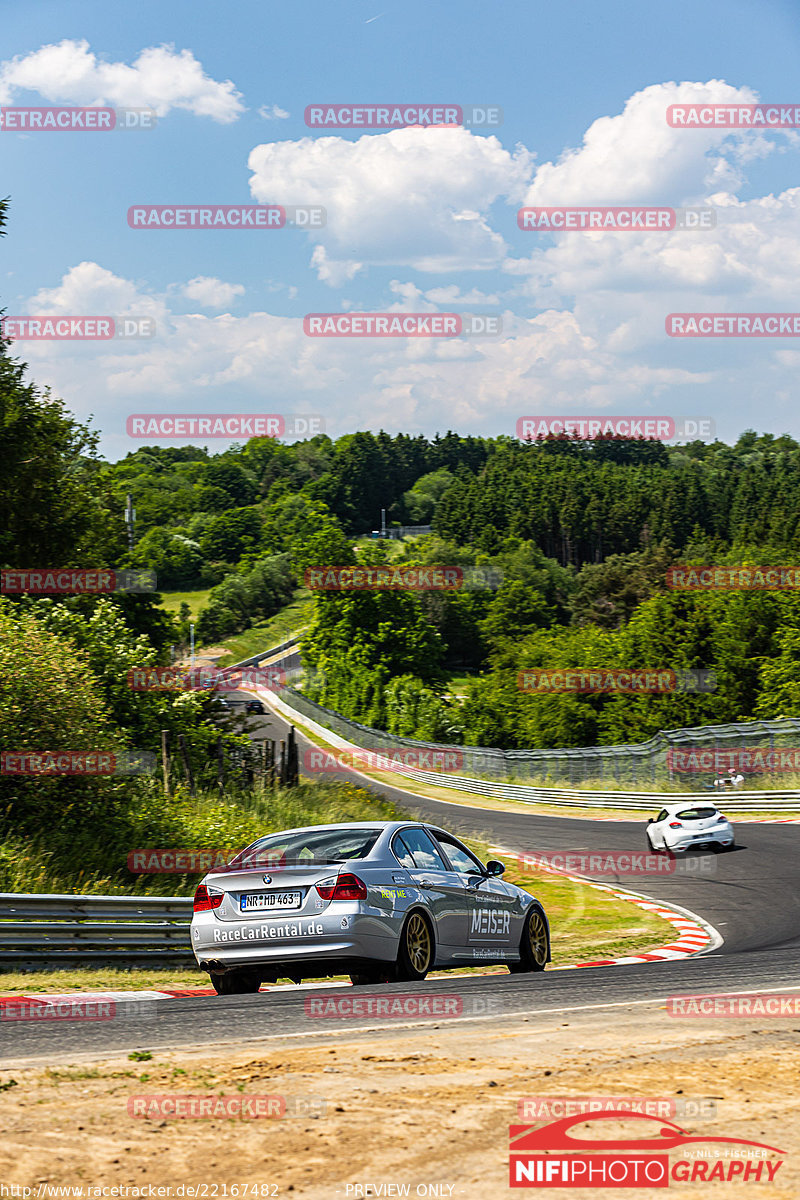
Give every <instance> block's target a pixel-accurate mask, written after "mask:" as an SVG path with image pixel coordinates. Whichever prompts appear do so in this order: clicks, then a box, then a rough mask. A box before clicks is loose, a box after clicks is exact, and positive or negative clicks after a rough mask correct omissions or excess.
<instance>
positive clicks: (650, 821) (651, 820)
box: [647, 817, 655, 825]
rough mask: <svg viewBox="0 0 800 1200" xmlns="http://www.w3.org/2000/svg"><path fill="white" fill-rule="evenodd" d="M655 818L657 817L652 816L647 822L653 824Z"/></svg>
mask: <svg viewBox="0 0 800 1200" xmlns="http://www.w3.org/2000/svg"><path fill="white" fill-rule="evenodd" d="M654 820H655V817H651V818H650V820H649V821H648V822H647V824H648V825H652V824H653V821H654Z"/></svg>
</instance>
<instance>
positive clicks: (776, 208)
mask: <svg viewBox="0 0 800 1200" xmlns="http://www.w3.org/2000/svg"><path fill="white" fill-rule="evenodd" d="M799 26H800V17H799V16H798V11H797V8H796V6H793V5H790V4H788V3H782V2H781V3H778V2H774V0H773V2H767V3H763V2H762V3H744V2H741V0H740V2H738V3H731V2H730V0H726V3H724V4H722V3H717V2H716V0H711V2H707V3H705V4H703V5H702V6H697V5H695V4H689V3H677V4H673V5H671V6H655V5H647V6H643V5H642V4H641V3H609V4H606V5H603V6H599V5H597V4H596V3H582V2H578V3H573V4H571V5H569V6H563V7H562V6H555V5H543V4H540V3H527V4H516V5H511V4H505V5H502V6H480V5H478V4H475V3H474V2H470V0H465V2H463V3H459V4H453V3H440V4H435V5H430V4H421V3H420V4H417V3H410V4H409V3H406V4H402V5H400V4H397V3H393V2H392V0H375V2H374V3H364V2H363V0H347V2H345V3H338V4H331V3H310V4H305V5H301V6H298V5H292V6H289V5H276V4H272V3H269V2H266V3H259V4H255V3H252V4H251V3H241V2H240V3H234V4H232V5H231V6H229V7H228V8H226V9H224V10H223V9H220V7H219V6H217V5H213V6H212V5H211V4H209V3H197V2H195V3H192V4H188V3H183V2H180V0H178V2H173V3H171V4H170V5H169V6H164V5H157V4H155V3H150V2H148V0H145V2H144V3H139V4H137V5H136V6H130V7H129V8H125V9H124V10H123V9H119V8H117V7H114V6H108V5H100V4H97V3H72V4H71V5H69V6H64V5H61V4H51V3H41V2H38V0H31V2H30V3H28V4H27V5H26V6H11V5H8V4H5V5H4V6H3V13H2V33H0V62H1V63H2V66H0V103H3V104H6V105H9V104H10V105H52V104H98V103H108V104H111V105H112V106H114V107H116V106H118V105H119V104H121V103H124V102H127V103H129V104H136V105H152V106H154V107H156V108H157V109H158V110H159V114H160V115H159V121H158V125H157V127H156V129H154V130H152V131H149V132H130V133H117V132H114V133H110V134H91V133H30V134H25V133H18V132H11V131H9V130H3V131H2V132H1V133H0V162H1V163H2V167H1V168H0V169H1V171H2V180H0V195H2V196H5V195H9V196H10V198H11V213H10V220H9V229H8V237H7V238H5V239H4V240H3V242H2V243H0V305H2V306H3V307H5V309H6V311H7V313H9V314H24V313H31V314H50V313H52V314H70V315H72V314H80V313H86V314H95V313H109V314H111V315H115V316H124V315H130V314H137V315H140V314H141V315H147V316H149V317H151V319H153V320H154V321H155V325H156V330H157V332H156V335H155V337H154V338H152V339H150V340H149V341H147V342H145V341H142V342H136V343H127V344H124V345H117V344H115V345H114V346H111V347H109V346H107V345H102V344H77V343H74V342H71V343H66V344H65V343H61V344H53V343H48V344H42V343H38V344H37V343H33V342H22V341H20V342H18V343H17V344H16V347H15V353H19V355H20V357H22V358H24V359H25V360H27V361H28V362H29V363H30V365H31V374H32V376H33V378H34V379H35V380H36V381H37V382H39V383H41V384H43V385H44V384H47V385H49V386H51V387H52V388H53V389H54V390H55V391H57V392H58V393H59V394H60V395H61V396H63V398H64V400H65V401H66V403H67V405H68V407H69V408H70V409H71V410H72V411H73V412H75V413H76V415H78V416H79V417H80V418H81V419H87V418H88V417H89V416H90V415H91V416H92V417H93V420H94V424H95V426H96V427H97V428H98V429H100V430H101V432H102V435H103V440H102V444H103V448H104V450H105V452H106V453H107V454H109V455H110V456H112V457H118V456H120V455H122V454H124V453H126V452H127V451H128V450H129V449H133V448H135V446H136V444H137V443H135V442H133V441H131V440H130V439H128V438H127V437H126V435H125V418H126V417H127V416H128V415H129V414H130V413H134V412H174V413H212V412H232V411H237V412H253V413H282V412H303V413H319V414H320V415H321V416H322V417H323V418H324V419H325V422H326V427H327V430H328V432H329V433H331V435H332V436H338V435H339V434H342V433H346V432H349V431H351V430H353V429H362V428H372V429H378V428H380V427H384V428H387V429H389V430H391V431H397V430H406V431H409V432H412V433H413V432H424V433H427V434H432V433H433V432H435V431H436V430H444V429H446V428H456V429H458V430H460V431H462V432H465V433H466V432H470V433H485V434H500V433H507V434H513V432H514V429H515V425H516V420H517V418H518V417H519V416H521V415H529V414H543V415H548V414H576V415H583V414H597V415H602V414H603V413H612V414H620V413H622V414H628V413H631V414H659V415H660V414H666V415H670V416H675V417H676V418H678V419H680V418H681V417H686V416H692V415H702V416H709V417H712V418H713V419H714V420H715V421H716V428H717V431H718V433H719V435H720V436H722V437H725V438H733V437H736V436H737V435H738V433H739V432H740V431H741V430H742V429H744V428H746V427H756V428H759V429H765V430H770V431H772V432H774V433H781V432H784V431H787V432H791V433H794V434H795V435H800V414H798V406H797V404H796V396H797V385H796V379H797V377H798V366H800V352H798V348H797V346H798V343H797V339H779V340H778V339H775V340H768V339H735V340H734V339H724V340H706V339H702V340H696V341H683V340H675V339H670V338H667V337H666V336H665V333H664V317H665V316H666V314H667V313H669V312H671V311H698V312H755V311H770V312H772V311H780V312H788V311H795V310H800V303H798V300H797V285H796V280H797V278H798V268H800V242H799V241H798V232H800V229H799V228H798V223H799V222H800V187H799V186H798V185H800V180H799V179H798V153H799V152H800V133H797V132H794V133H792V132H785V131H781V132H775V133H768V134H761V133H755V132H751V131H742V132H741V133H736V134H731V133H730V132H728V133H726V132H725V131H712V132H710V133H709V132H707V131H695V130H686V131H684V130H675V131H668V130H666V128H665V121H664V110H665V107H666V105H667V104H668V103H673V102H676V101H690V100H705V101H715V102H723V101H733V100H736V101H742V102H747V101H753V100H763V101H770V102H780V103H790V102H791V103H795V102H798V103H800V76H799V75H798V71H797V65H796V64H797V60H798V48H799V47H798V28H799ZM47 47H51V48H55V47H58V49H49V50H48V49H46V48H47ZM160 47H166V49H162V50H159V49H158V48H160ZM143 55H144V57H142V56H143ZM121 97H123V98H122V99H121ZM351 101H352V102H354V103H375V102H393V103H394V102H397V103H413V102H425V103H433V102H443V103H459V104H462V105H468V104H492V105H499V106H501V107H502V109H503V115H504V120H503V124H502V126H500V127H499V128H497V129H496V130H494V131H492V133H490V134H488V133H479V132H470V131H465V130H456V131H451V130H445V131H442V130H419V129H417V130H411V129H406V130H399V131H393V132H374V131H373V132H351V131H339V130H336V131H326V132H319V131H311V130H309V129H308V128H307V127H306V126H305V124H304V120H303V113H304V109H305V107H306V105H308V104H311V103H314V102H330V103H346V102H351ZM276 113H280V114H288V115H285V116H284V115H275V114H276ZM265 114H266V115H265ZM254 201H258V202H267V201H270V202H274V203H290V204H292V203H293V204H303V203H321V204H323V205H324V206H325V207H326V209H327V211H328V225H327V226H326V228H325V230H324V231H322V232H320V233H317V234H307V233H301V232H299V231H297V230H283V231H280V232H268V233H267V232H259V231H222V230H212V231H196V230H195V231H189V230H185V231H168V230H159V231H152V230H143V231H142V230H131V229H129V228H128V227H127V224H126V213H127V209H128V207H129V206H130V205H133V204H235V203H248V202H249V203H252V202H254ZM522 203H528V204H539V205H555V204H562V203H563V204H572V205H575V204H584V205H594V204H617V205H622V204H650V205H671V206H680V205H686V204H711V205H713V206H714V208H715V209H716V211H717V226H716V228H715V230H714V231H713V232H704V233H686V232H674V233H671V234H669V235H666V234H655V233H653V234H647V233H602V234H582V233H566V234H562V235H556V236H551V235H547V234H541V233H536V234H530V233H523V232H521V231H519V230H518V229H517V226H516V211H517V209H518V207H519V206H520V205H521V204H522ZM352 309H356V310H364V311H386V310H389V309H406V310H411V311H447V312H449V311H456V312H468V311H482V312H487V311H491V312H495V313H498V314H501V315H502V320H503V334H502V335H501V337H500V338H497V339H494V340H493V341H492V342H491V343H490V342H484V343H478V342H477V341H473V342H467V341H464V340H460V341H459V343H458V344H455V343H442V342H435V341H428V342H421V341H417V340H411V339H408V340H400V341H392V342H387V341H382V340H380V339H375V340H362V339H358V340H350V339H348V340H347V341H336V342H333V341H316V340H315V341H313V342H311V341H310V340H309V339H308V338H306V337H305V335H304V334H303V328H302V317H303V315H304V314H306V313H309V312H316V311H329V312H337V311H348V310H352ZM224 444H225V443H222V442H215V443H213V444H212V445H213V448H214V449H222V448H223V447H224Z"/></svg>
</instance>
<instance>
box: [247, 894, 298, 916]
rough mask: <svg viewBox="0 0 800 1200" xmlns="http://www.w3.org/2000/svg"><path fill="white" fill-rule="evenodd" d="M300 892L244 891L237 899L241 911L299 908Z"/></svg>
mask: <svg viewBox="0 0 800 1200" xmlns="http://www.w3.org/2000/svg"><path fill="white" fill-rule="evenodd" d="M302 898H303V897H302V893H301V892H246V893H245V894H244V895H243V896H241V897H240V899H239V908H240V910H241V911H242V912H252V911H253V910H254V909H258V908H299V907H300V901H301V900H302Z"/></svg>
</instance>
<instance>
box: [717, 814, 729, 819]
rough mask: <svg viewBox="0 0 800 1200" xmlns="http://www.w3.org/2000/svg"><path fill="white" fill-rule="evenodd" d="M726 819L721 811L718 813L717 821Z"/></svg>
mask: <svg viewBox="0 0 800 1200" xmlns="http://www.w3.org/2000/svg"><path fill="white" fill-rule="evenodd" d="M727 819H728V818H727V817H723V815H722V813H720V814H719V816H718V817H717V820H718V821H727Z"/></svg>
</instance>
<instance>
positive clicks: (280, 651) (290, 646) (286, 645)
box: [222, 637, 300, 671]
mask: <svg viewBox="0 0 800 1200" xmlns="http://www.w3.org/2000/svg"><path fill="white" fill-rule="evenodd" d="M299 644H300V638H299V637H292V638H289V640H288V641H286V642H280V643H279V645H277V646H271V647H270V648H269V650H262V651H261V653H260V654H254V655H253V656H252V658H243V659H242V661H241V662H237V663H230V664H229V665H228V666H227V667H223V668H222V670H225V671H238V670H239V669H240V667H257V666H258V664H259V663H260V662H263V661H264V660H265V659H273V658H277V657H278V655H281V656H282V657H283V658H286V657H291V656H289V655H287V654H286V651H287V650H291V651H293V652H295V653H299V652H298V651H296V650H295V647H296V646H298V645H299Z"/></svg>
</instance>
